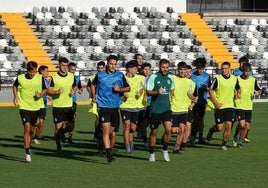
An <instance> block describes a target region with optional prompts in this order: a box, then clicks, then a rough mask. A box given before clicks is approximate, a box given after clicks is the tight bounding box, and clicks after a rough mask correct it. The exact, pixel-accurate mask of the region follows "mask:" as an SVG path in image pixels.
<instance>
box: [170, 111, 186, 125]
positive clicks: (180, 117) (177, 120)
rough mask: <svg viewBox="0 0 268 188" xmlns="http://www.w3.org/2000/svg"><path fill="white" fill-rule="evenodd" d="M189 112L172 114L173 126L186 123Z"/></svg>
mask: <svg viewBox="0 0 268 188" xmlns="http://www.w3.org/2000/svg"><path fill="white" fill-rule="evenodd" d="M187 116H188V115H187V113H184V114H172V127H179V124H181V123H183V124H184V125H186V122H187Z"/></svg>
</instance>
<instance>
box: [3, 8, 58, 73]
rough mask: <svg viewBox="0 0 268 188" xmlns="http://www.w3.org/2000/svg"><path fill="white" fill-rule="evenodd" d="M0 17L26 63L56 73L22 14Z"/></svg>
mask: <svg viewBox="0 0 268 188" xmlns="http://www.w3.org/2000/svg"><path fill="white" fill-rule="evenodd" d="M0 17H1V18H2V20H3V21H4V23H5V25H6V26H7V28H8V29H9V32H10V33H11V35H12V36H13V37H14V39H15V40H16V42H17V45H18V46H19V47H20V48H21V50H22V52H23V54H24V55H25V57H26V59H27V61H36V62H37V63H38V64H39V65H46V66H48V68H49V70H50V71H56V68H55V66H54V64H53V62H52V61H51V59H50V58H49V56H48V54H47V53H46V51H45V50H44V48H43V46H42V45H41V43H40V42H39V40H38V38H37V37H36V36H35V34H34V32H33V31H32V30H31V28H30V26H29V24H28V23H27V22H26V20H25V18H24V17H23V14H20V13H0Z"/></svg>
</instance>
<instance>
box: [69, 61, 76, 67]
mask: <svg viewBox="0 0 268 188" xmlns="http://www.w3.org/2000/svg"><path fill="white" fill-rule="evenodd" d="M68 67H76V64H75V63H74V62H70V63H69V64H68Z"/></svg>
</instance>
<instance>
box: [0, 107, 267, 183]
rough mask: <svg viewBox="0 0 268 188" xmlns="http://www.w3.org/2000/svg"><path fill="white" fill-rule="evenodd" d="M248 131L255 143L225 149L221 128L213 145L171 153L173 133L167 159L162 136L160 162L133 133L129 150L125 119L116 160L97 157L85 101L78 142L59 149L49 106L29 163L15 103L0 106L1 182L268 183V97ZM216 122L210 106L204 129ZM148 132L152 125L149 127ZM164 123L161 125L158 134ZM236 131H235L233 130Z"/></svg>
mask: <svg viewBox="0 0 268 188" xmlns="http://www.w3.org/2000/svg"><path fill="white" fill-rule="evenodd" d="M254 108H255V109H254V112H253V122H252V127H251V130H250V133H249V137H250V139H251V143H249V144H244V147H243V148H241V149H239V148H233V147H232V143H231V141H232V139H231V138H230V140H229V142H228V146H229V147H228V151H221V150H220V149H219V148H220V144H221V137H222V132H220V133H215V134H214V135H213V139H212V140H211V142H210V145H198V147H196V148H187V151H185V152H183V154H181V155H175V154H172V148H173V144H174V140H175V137H174V136H173V137H172V139H171V144H170V146H169V151H170V158H171V161H170V162H165V161H164V160H163V157H162V154H161V152H160V148H161V147H160V141H159V140H158V147H157V151H156V162H154V163H150V162H149V161H148V156H149V154H148V149H147V148H144V146H143V143H142V142H141V140H140V139H137V138H135V141H136V142H135V151H134V152H133V153H132V154H125V148H124V143H123V136H122V130H123V129H122V125H121V127H120V132H119V133H118V135H117V143H116V147H115V148H116V149H115V156H116V158H117V159H116V162H114V163H112V164H107V162H106V159H105V158H103V157H99V156H98V155H97V152H96V144H95V143H94V142H93V141H92V138H93V131H94V116H93V115H92V114H89V113H88V112H87V110H88V107H87V106H79V107H78V116H77V119H76V127H75V134H74V136H73V139H74V142H75V143H74V144H73V145H69V144H64V145H63V151H64V153H63V154H62V155H60V156H59V155H57V154H56V152H55V149H56V146H55V141H54V138H53V131H54V125H53V122H52V118H51V107H50V108H49V110H48V112H47V120H46V123H45V127H44V131H43V133H42V136H41V139H40V141H41V143H42V144H41V145H34V144H32V146H31V153H32V162H31V163H29V164H28V163H25V157H24V149H23V139H22V134H23V126H22V124H21V120H20V117H19V114H18V109H17V108H16V107H1V108H0V119H1V125H0V169H1V172H0V174H1V175H0V180H1V181H0V187H3V188H8V187H12V188H13V187H27V188H30V187H35V188H36V187H50V188H52V187H77V188H80V187H105V188H106V187H109V188H121V187H122V188H124V187H126V188H129V187H140V188H145V187H150V188H151V187H154V188H158V187H159V188H162V187H196V188H199V187H200V188H202V187H211V188H212V187H218V188H219V187H232V188H235V187H258V188H259V187H267V184H268V178H267V177H268V144H267V143H268V142H267V141H268V139H267V133H268V126H267V114H268V103H256V104H254ZM212 124H213V113H212V111H208V112H207V114H206V119H205V134H206V133H207V130H208V128H209V127H211V125H212ZM148 132H149V129H148ZM162 132H163V128H162V126H161V129H160V130H159V134H158V139H159V138H160V137H161V134H162ZM232 135H233V132H232Z"/></svg>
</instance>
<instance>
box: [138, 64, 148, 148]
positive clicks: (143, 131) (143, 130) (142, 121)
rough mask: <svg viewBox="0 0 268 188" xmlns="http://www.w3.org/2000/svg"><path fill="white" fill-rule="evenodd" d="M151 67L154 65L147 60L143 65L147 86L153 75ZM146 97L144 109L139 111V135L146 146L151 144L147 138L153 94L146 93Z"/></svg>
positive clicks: (142, 73)
mask: <svg viewBox="0 0 268 188" xmlns="http://www.w3.org/2000/svg"><path fill="white" fill-rule="evenodd" d="M151 69H152V66H151V64H150V63H146V62H145V63H143V64H142V66H141V75H143V76H144V77H145V82H146V84H145V86H146V87H147V83H148V80H149V76H150V75H151ZM145 95H146V93H145ZM144 99H145V100H144V102H143V109H142V110H141V111H140V112H139V117H138V127H137V132H138V131H139V134H138V135H140V138H142V139H143V144H144V146H145V147H148V146H149V145H150V144H149V142H148V138H147V127H148V126H149V121H150V104H151V99H152V96H148V95H146V96H145V98H144Z"/></svg>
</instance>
